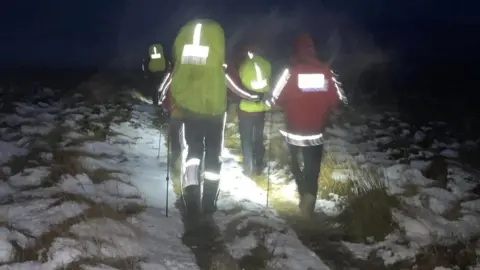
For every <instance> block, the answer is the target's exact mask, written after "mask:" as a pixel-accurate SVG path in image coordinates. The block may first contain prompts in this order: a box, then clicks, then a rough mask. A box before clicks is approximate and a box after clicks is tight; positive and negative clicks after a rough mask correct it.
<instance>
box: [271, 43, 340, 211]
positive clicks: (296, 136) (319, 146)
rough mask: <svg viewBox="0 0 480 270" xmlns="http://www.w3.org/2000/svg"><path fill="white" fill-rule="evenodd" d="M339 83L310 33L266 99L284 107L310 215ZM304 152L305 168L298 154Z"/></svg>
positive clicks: (293, 161)
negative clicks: (326, 127)
mask: <svg viewBox="0 0 480 270" xmlns="http://www.w3.org/2000/svg"><path fill="white" fill-rule="evenodd" d="M337 87H338V85H337V83H336V81H335V79H334V76H333V74H332V72H331V70H330V68H329V67H328V66H327V65H326V64H324V63H322V62H320V60H319V59H318V57H317V56H316V52H315V47H314V43H313V41H312V39H311V38H310V36H308V35H306V34H302V35H300V36H299V37H298V38H297V39H296V41H295V43H294V46H293V53H292V56H291V59H290V64H289V67H288V68H287V69H285V70H284V71H283V73H282V75H281V77H280V78H279V80H278V82H277V83H276V85H275V87H274V88H273V90H272V92H271V95H270V96H269V97H266V98H265V103H266V104H267V105H269V106H272V105H277V106H279V107H281V108H282V109H283V110H284V116H285V124H286V125H285V126H286V131H283V130H280V132H281V134H282V135H283V136H284V138H285V140H286V142H287V145H288V150H289V153H290V157H291V158H290V160H291V161H290V167H291V171H292V174H293V175H294V177H295V182H296V184H297V189H298V192H299V194H300V204H299V208H300V211H301V213H302V214H303V215H304V216H305V217H307V218H310V217H311V216H312V215H313V212H314V209H315V202H316V199H317V190H318V177H319V174H320V164H321V162H322V156H323V135H322V133H323V131H324V128H325V124H326V121H327V118H328V115H329V113H330V112H331V111H332V110H334V109H335V108H336V107H337V106H338V104H339V100H340V99H343V97H342V96H340V95H339V90H338V89H337ZM299 153H301V154H302V155H303V162H304V166H303V170H302V169H300V168H301V167H300V164H299V159H298V154H299Z"/></svg>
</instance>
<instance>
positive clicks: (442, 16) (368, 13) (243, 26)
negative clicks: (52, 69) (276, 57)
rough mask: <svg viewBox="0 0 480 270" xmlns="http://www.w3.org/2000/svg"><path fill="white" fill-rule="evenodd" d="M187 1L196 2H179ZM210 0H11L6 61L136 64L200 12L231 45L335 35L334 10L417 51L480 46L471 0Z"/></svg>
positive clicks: (4, 15) (1, 36) (0, 31)
mask: <svg viewBox="0 0 480 270" xmlns="http://www.w3.org/2000/svg"><path fill="white" fill-rule="evenodd" d="M183 2H187V3H188V2H191V3H195V4H194V5H192V4H179V3H183ZM203 2H205V3H207V4H201V3H202V1H201V0H198V1H160V0H156V1H154V0H130V1H129V0H84V1H65V0H43V1H30V0H25V1H8V4H4V5H3V6H2V7H1V8H0V40H1V43H0V63H1V64H2V66H3V67H5V66H9V65H31V66H60V67H61V66H106V65H108V66H121V67H127V66H135V65H137V64H138V58H139V57H141V56H142V54H143V53H144V51H145V49H146V47H147V46H148V45H149V44H151V43H153V42H160V43H162V44H165V46H166V47H167V50H169V47H170V44H171V43H172V41H173V38H174V36H175V33H176V32H177V31H178V29H179V28H180V26H181V25H182V24H183V23H185V22H186V21H187V20H188V19H190V18H193V17H196V16H199V17H201V16H207V17H212V18H214V19H216V20H218V21H219V22H220V23H221V24H222V26H223V27H224V29H225V31H226V35H227V41H228V43H229V44H228V45H229V46H231V45H232V44H234V43H235V42H237V41H238V40H239V39H242V37H243V36H242V35H244V33H245V31H253V30H251V29H255V30H256V31H260V32H258V33H260V34H259V35H261V36H262V38H263V39H266V38H267V39H271V40H272V42H280V43H288V42H290V41H289V38H288V35H286V34H285V33H287V32H289V31H290V32H292V31H293V32H294V31H298V30H299V29H308V30H310V31H311V32H314V34H318V35H319V36H321V35H323V34H324V33H325V35H328V33H329V31H328V27H329V24H326V23H325V21H326V19H325V18H326V17H328V15H330V16H332V14H336V13H335V12H342V13H343V14H346V15H347V16H348V17H349V18H350V19H351V20H352V21H354V22H357V23H359V24H361V25H363V26H365V27H366V29H367V30H368V31H369V32H370V33H372V34H373V35H374V37H375V40H376V42H378V43H379V44H382V46H396V47H398V48H401V49H402V50H405V51H408V52H409V53H413V54H415V53H418V54H420V53H424V52H428V53H431V54H434V55H436V56H441V55H447V54H448V55H453V56H454V57H468V54H469V53H470V52H472V51H474V49H473V48H475V47H478V46H480V43H479V38H478V36H477V37H475V36H473V37H472V36H471V35H473V34H474V33H478V32H476V29H477V28H478V27H479V26H480V22H479V18H478V17H479V16H477V14H476V10H478V8H479V7H480V4H476V5H477V6H476V7H474V6H472V5H473V2H474V1H472V0H470V1H466V0H464V2H465V3H464V4H462V3H461V2H462V1H454V2H452V1H446V0H438V1H430V0H428V1H427V0H424V1H418V0H417V1H413V0H406V1H384V0H364V1H358V0H344V1H321V0H318V1H313V0H312V1H288V0H283V1H280V0H279V1H268V0H263V1H262V0H257V1H249V0H247V1H230V0H224V1H214V0H211V1H203ZM216 2H217V3H219V4H212V3H216ZM467 2H472V3H470V4H469V5H467V4H466V3H467ZM452 3H456V5H453V4H452ZM327 21H328V20H327ZM262 26H263V28H262ZM249 29H250V30H249ZM258 29H261V30H258ZM258 33H257V34H258ZM265 33H268V34H267V35H265ZM477 35H478V34H477ZM470 37H471V38H472V39H471V40H470V39H469V38H470ZM432 48H433V49H432Z"/></svg>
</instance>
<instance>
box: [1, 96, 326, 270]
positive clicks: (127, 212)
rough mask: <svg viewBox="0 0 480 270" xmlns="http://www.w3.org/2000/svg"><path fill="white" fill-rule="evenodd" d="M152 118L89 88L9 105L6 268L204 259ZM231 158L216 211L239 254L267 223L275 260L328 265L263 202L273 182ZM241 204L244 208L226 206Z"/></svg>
mask: <svg viewBox="0 0 480 270" xmlns="http://www.w3.org/2000/svg"><path fill="white" fill-rule="evenodd" d="M43 95H47V97H48V95H54V93H52V91H46V92H45V93H43ZM43 100H48V98H44V99H43ZM124 116H128V117H124ZM153 118H154V113H153V110H152V107H151V106H149V105H147V104H139V105H138V104H137V105H132V108H131V109H129V108H126V107H124V108H122V107H121V106H119V105H113V104H108V105H98V106H89V105H87V104H84V103H82V97H81V96H80V95H76V96H74V97H72V98H70V99H68V100H60V101H53V100H50V101H48V102H46V101H43V102H36V103H23V102H18V103H16V104H15V113H14V114H8V115H3V116H2V118H1V120H0V122H1V131H0V135H1V140H0V143H1V146H2V151H1V153H0V161H1V163H0V165H1V168H2V170H1V175H2V178H3V179H4V181H2V182H1V183H0V201H1V202H2V205H1V206H0V213H1V214H0V226H2V227H1V234H0V235H1V237H0V241H1V252H0V260H1V262H0V263H1V264H2V266H0V269H134V268H135V267H137V268H135V269H155V270H159V269H199V267H198V266H197V262H196V260H195V256H194V253H193V252H192V251H191V250H190V249H189V248H188V247H187V246H186V245H184V244H183V243H182V234H183V225H182V220H181V217H180V213H179V211H178V210H177V209H176V208H175V202H176V200H177V196H176V194H175V193H174V191H173V187H172V183H171V182H170V185H168V186H167V182H166V153H165V150H166V148H165V147H164V146H163V143H160V144H159V139H160V140H162V141H163V142H164V138H160V137H159V131H158V129H156V128H154V127H153V124H152V121H153ZM106 119H107V120H106ZM105 130H107V132H105ZM159 146H160V151H159ZM157 155H158V157H157ZM225 164H226V165H225V166H224V170H223V171H222V174H223V175H224V179H225V180H224V181H223V182H222V194H221V199H220V202H221V203H220V209H221V210H225V211H223V213H222V212H219V213H218V214H217V215H216V216H215V218H216V220H217V221H218V224H219V228H220V229H221V233H222V234H224V235H225V239H226V240H225V242H226V244H225V245H226V250H227V251H228V253H229V254H230V256H231V257H232V258H234V259H240V258H241V257H244V256H246V255H248V254H249V251H250V250H251V249H253V248H255V247H256V246H257V244H258V242H259V240H258V239H260V238H259V237H258V236H254V235H253V232H248V230H245V227H247V226H249V225H252V224H260V225H263V226H264V227H265V228H266V229H265V230H263V232H262V238H261V239H262V240H263V241H264V242H262V244H263V245H264V246H266V248H267V250H269V251H270V253H271V255H272V258H273V259H272V260H271V264H274V265H272V266H271V268H270V269H328V268H327V267H326V266H325V265H324V264H323V262H322V261H321V260H320V259H319V258H318V257H316V256H315V254H314V253H313V252H312V251H310V250H308V249H307V248H306V247H305V246H303V245H302V244H301V243H300V241H299V240H298V239H297V238H296V236H295V234H294V233H293V232H292V231H291V230H290V229H288V228H287V227H286V225H285V222H284V221H283V220H281V219H278V218H276V217H275V215H274V213H273V212H272V211H269V210H268V209H266V208H265V207H264V206H263V204H264V198H265V194H264V192H263V191H262V190H261V189H260V188H258V187H256V186H255V184H254V182H253V181H251V180H250V179H248V178H245V177H243V176H242V174H241V170H240V169H239V166H238V164H236V162H234V160H233V159H232V158H229V156H228V151H226V156H225ZM167 190H168V191H167ZM166 192H169V201H168V206H169V216H168V217H166V216H165V210H166ZM262 193H263V194H262ZM262 197H263V198H262ZM262 200H263V201H262ZM239 204H240V205H241V206H244V207H243V208H242V209H243V210H242V211H241V212H236V213H235V214H230V215H229V214H224V213H225V212H226V210H232V208H234V207H237V206H238V205H239ZM247 217H248V218H247ZM270 228H272V229H270ZM239 231H243V232H247V234H245V235H244V236H241V234H239V233H238V232H239ZM227 239H228V240H227ZM219 261H220V260H219ZM215 263H217V264H218V263H221V261H220V262H212V264H215ZM238 269H240V268H238Z"/></svg>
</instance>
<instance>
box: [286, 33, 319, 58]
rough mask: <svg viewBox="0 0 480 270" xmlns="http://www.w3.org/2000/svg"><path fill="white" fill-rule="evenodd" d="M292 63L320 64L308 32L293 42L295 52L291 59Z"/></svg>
mask: <svg viewBox="0 0 480 270" xmlns="http://www.w3.org/2000/svg"><path fill="white" fill-rule="evenodd" d="M290 63H291V64H292V65H297V64H320V63H319V61H318V60H317V53H316V51H315V45H314V44H313V40H312V38H311V37H310V36H309V35H307V34H302V35H300V36H298V37H297V39H296V40H295V42H294V44H293V52H292V56H291V59H290Z"/></svg>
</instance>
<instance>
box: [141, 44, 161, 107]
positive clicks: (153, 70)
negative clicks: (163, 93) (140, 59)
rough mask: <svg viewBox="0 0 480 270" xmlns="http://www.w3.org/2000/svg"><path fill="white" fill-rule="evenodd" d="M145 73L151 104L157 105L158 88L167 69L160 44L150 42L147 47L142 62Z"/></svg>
mask: <svg viewBox="0 0 480 270" xmlns="http://www.w3.org/2000/svg"><path fill="white" fill-rule="evenodd" d="M142 69H143V71H144V72H145V74H146V79H147V84H148V85H147V87H148V94H149V95H150V96H151V97H152V102H153V105H155V106H157V105H158V96H159V93H158V92H159V88H160V84H161V82H162V79H163V77H164V73H165V70H166V69H167V61H166V59H165V55H164V53H163V46H162V45H161V44H152V45H150V47H149V48H148V57H147V58H146V59H145V61H144V63H143V64H142Z"/></svg>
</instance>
